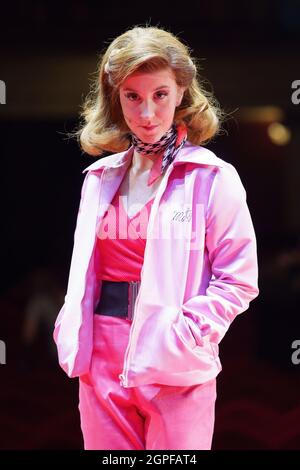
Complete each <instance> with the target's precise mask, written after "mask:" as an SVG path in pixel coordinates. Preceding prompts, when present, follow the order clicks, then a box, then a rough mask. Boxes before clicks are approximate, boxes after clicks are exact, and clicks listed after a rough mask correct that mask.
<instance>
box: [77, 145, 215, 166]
mask: <svg viewBox="0 0 300 470" xmlns="http://www.w3.org/2000/svg"><path fill="white" fill-rule="evenodd" d="M133 150H134V148H133V146H131V147H129V149H127V150H125V152H120V153H115V154H113V155H109V156H108V157H102V158H99V159H98V160H97V161H96V162H93V163H92V164H91V165H89V166H87V167H86V168H85V169H84V170H83V171H82V173H85V172H86V171H97V170H101V169H103V168H120V167H122V166H124V165H129V163H130V162H131V159H132V156H133ZM173 163H174V165H177V164H180V163H196V164H199V165H212V166H219V167H222V166H224V161H223V160H222V159H221V158H219V157H217V156H216V155H215V154H214V153H213V152H212V151H211V150H208V149H207V148H205V147H201V146H196V145H193V144H191V143H190V142H189V141H186V143H185V145H184V146H183V147H182V149H181V150H180V151H179V152H178V154H177V155H176V157H175V159H174V162H173Z"/></svg>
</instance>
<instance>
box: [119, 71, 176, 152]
mask: <svg viewBox="0 0 300 470" xmlns="http://www.w3.org/2000/svg"><path fill="white" fill-rule="evenodd" d="M183 93H184V89H183V88H182V87H179V86H178V85H177V83H176V80H175V75H174V72H173V71H172V69H170V68H165V69H161V70H157V71H155V72H148V73H146V72H143V73H142V72H135V73H133V74H131V75H129V76H128V77H127V79H126V80H124V82H123V83H122V85H121V87H120V90H119V96H120V103H121V107H122V111H123V116H124V119H125V121H126V123H127V125H128V127H129V128H130V130H131V131H132V132H133V133H134V134H136V136H137V137H138V138H139V139H141V140H142V141H143V142H145V143H149V144H150V143H155V142H157V141H158V140H159V139H160V138H161V137H162V136H163V134H165V133H166V132H167V131H168V130H169V129H170V127H171V125H172V124H173V119H174V113H175V109H176V106H179V105H180V103H181V100H182V96H183Z"/></svg>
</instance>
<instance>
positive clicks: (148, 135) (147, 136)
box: [136, 130, 165, 144]
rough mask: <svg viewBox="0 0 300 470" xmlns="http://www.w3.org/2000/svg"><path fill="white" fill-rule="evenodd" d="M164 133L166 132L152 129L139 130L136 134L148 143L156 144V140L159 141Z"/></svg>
mask: <svg viewBox="0 0 300 470" xmlns="http://www.w3.org/2000/svg"><path fill="white" fill-rule="evenodd" d="M164 133H165V132H162V131H158V130H155V131H152V132H151V131H149V132H147V131H145V132H139V133H136V135H137V136H138V138H139V139H141V140H142V141H143V142H145V143H146V144H155V142H157V141H158V140H159V139H160V138H161V137H162V136H163V135H164Z"/></svg>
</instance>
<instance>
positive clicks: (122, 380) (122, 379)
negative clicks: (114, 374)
mask: <svg viewBox="0 0 300 470" xmlns="http://www.w3.org/2000/svg"><path fill="white" fill-rule="evenodd" d="M119 379H120V385H121V386H122V387H126V380H125V375H124V374H120V375H119Z"/></svg>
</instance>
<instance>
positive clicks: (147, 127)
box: [142, 126, 157, 131]
mask: <svg viewBox="0 0 300 470" xmlns="http://www.w3.org/2000/svg"><path fill="white" fill-rule="evenodd" d="M156 127H157V126H142V128H143V129H146V131H152V129H155V128H156Z"/></svg>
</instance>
